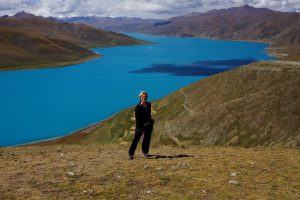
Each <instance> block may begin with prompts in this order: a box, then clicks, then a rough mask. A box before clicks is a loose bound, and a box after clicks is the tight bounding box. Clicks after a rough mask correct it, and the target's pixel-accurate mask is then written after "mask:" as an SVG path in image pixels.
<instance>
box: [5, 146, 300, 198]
mask: <svg viewBox="0 0 300 200" xmlns="http://www.w3.org/2000/svg"><path fill="white" fill-rule="evenodd" d="M127 150H128V146H127V145H126V146H123V145H54V146H44V147H41V146H39V147H18V148H0V159H1V162H0V173H1V176H0V199H3V200H9V199H152V200H153V199H246V200H247V199H274V200H276V199H278V200H279V199H280V200H281V199H290V200H296V199H299V198H300V185H299V183H300V171H299V167H300V154H299V151H298V150H292V149H275V148H274V149H272V148H258V149H254V148H250V149H245V148H232V147H226V148H224V147H223V148H222V147H208V148H206V147H197V146H190V147H189V148H186V149H182V148H178V147H172V146H156V147H151V154H152V156H151V157H149V158H148V159H146V158H143V157H142V156H141V150H140V147H139V148H138V149H137V153H136V157H135V159H133V160H128V158H127Z"/></svg>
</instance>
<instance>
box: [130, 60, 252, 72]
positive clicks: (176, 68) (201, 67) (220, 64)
mask: <svg viewBox="0 0 300 200" xmlns="http://www.w3.org/2000/svg"><path fill="white" fill-rule="evenodd" d="M254 61H257V60H256V59H254V58H246V59H230V60H205V61H198V62H195V63H191V64H183V65H176V64H154V65H152V66H151V67H147V68H143V69H138V70H134V71H131V73H169V74H172V75H174V76H210V75H213V74H217V73H220V72H223V71H227V70H229V69H232V68H235V67H238V66H241V65H246V64H249V63H252V62H254Z"/></svg>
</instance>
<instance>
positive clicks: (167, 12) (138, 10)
mask: <svg viewBox="0 0 300 200" xmlns="http://www.w3.org/2000/svg"><path fill="white" fill-rule="evenodd" d="M245 4H249V5H251V6H254V7H259V8H261V7H266V8H270V9H273V10H279V11H297V10H300V0H164V1H161V0H101V1H99V0H10V1H7V0H0V15H6V14H9V15H12V14H15V13H16V12H19V11H23V10H24V11H26V12H31V13H33V14H36V15H43V16H58V17H63V16H68V17H70V16H91V15H96V16H131V17H143V18H168V17H173V16H178V15H183V14H188V13H190V12H204V11H207V10H210V9H220V8H228V7H233V6H242V5H245Z"/></svg>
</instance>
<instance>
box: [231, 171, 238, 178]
mask: <svg viewBox="0 0 300 200" xmlns="http://www.w3.org/2000/svg"><path fill="white" fill-rule="evenodd" d="M237 174H238V173H237V172H232V173H230V176H233V177H234V176H236V175H237Z"/></svg>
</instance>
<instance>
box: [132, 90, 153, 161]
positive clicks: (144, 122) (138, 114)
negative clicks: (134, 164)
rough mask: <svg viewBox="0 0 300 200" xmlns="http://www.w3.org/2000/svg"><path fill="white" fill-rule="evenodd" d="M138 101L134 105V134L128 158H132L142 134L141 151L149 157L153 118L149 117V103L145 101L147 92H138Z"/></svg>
mask: <svg viewBox="0 0 300 200" xmlns="http://www.w3.org/2000/svg"><path fill="white" fill-rule="evenodd" d="M139 98H140V102H139V104H138V105H136V107H135V121H136V126H135V134H134V138H133V140H132V144H131V146H130V149H129V159H130V160H132V159H133V155H134V152H135V149H136V146H137V144H138V142H139V140H140V138H141V136H142V135H143V134H144V138H143V143H142V151H143V153H144V156H145V157H149V154H148V153H149V146H150V139H151V133H152V130H153V124H154V120H153V119H152V118H151V103H150V102H147V99H148V94H147V92H145V91H141V92H140V94H139Z"/></svg>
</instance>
